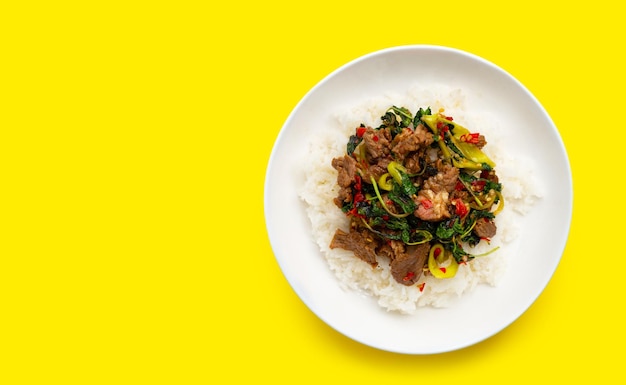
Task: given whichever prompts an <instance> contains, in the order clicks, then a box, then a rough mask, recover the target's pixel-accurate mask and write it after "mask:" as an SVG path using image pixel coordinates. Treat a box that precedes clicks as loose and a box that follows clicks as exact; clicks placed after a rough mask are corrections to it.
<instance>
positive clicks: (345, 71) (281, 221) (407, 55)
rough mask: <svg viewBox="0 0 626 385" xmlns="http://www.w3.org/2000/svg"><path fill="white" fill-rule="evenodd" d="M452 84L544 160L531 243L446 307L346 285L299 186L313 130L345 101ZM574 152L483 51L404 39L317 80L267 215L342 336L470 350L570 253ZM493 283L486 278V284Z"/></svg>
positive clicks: (294, 270)
mask: <svg viewBox="0 0 626 385" xmlns="http://www.w3.org/2000/svg"><path fill="white" fill-rule="evenodd" d="M416 83H419V84H420V85H421V86H423V87H428V86H429V85H442V84H444V85H449V86H451V87H458V88H460V89H463V90H465V91H466V93H467V96H466V99H467V100H468V102H469V103H470V104H471V108H474V109H477V110H485V111H490V113H491V114H492V115H493V116H494V117H495V118H496V119H497V120H498V121H501V122H506V125H505V126H504V127H505V128H503V129H506V130H507V133H506V135H505V136H504V138H505V140H504V145H505V146H506V148H507V150H510V151H512V152H514V153H518V154H521V155H524V156H527V157H530V158H532V159H533V160H535V161H536V162H537V164H540V165H541V167H538V168H537V169H536V170H534V171H535V178H536V180H537V183H538V184H540V185H541V186H542V192H543V196H542V198H541V199H540V200H539V201H538V202H536V203H535V204H534V206H533V207H532V210H531V211H530V212H529V213H528V214H526V215H525V216H524V217H523V218H522V220H521V222H520V223H519V224H518V225H519V227H520V230H521V231H520V235H519V237H520V238H521V239H522V241H521V242H520V247H518V248H517V249H516V250H515V253H516V255H523V258H515V255H514V256H512V258H510V262H509V266H507V269H506V272H505V276H504V277H503V278H502V279H501V280H500V283H499V284H498V285H497V286H495V287H492V286H488V285H479V286H478V287H476V288H475V289H474V290H473V291H471V292H470V293H467V294H464V295H463V296H462V298H461V299H460V300H459V301H456V302H454V303H453V304H452V305H451V306H449V307H445V308H432V307H424V308H419V309H418V311H417V312H416V313H415V314H412V315H402V314H398V313H396V312H389V311H386V310H385V309H383V308H381V307H380V306H379V305H378V304H377V302H376V300H374V299H373V298H371V297H367V296H363V295H362V294H359V293H357V292H353V291H349V290H343V289H342V288H341V287H340V285H339V282H338V281H337V278H336V277H335V275H334V274H333V273H332V272H331V270H330V269H329V267H328V265H327V263H326V260H325V259H324V257H323V255H322V254H321V252H320V250H319V247H318V246H317V245H316V244H315V242H314V240H313V239H312V235H311V225H310V223H309V221H308V218H307V215H306V212H305V206H304V202H302V201H301V200H300V199H299V197H298V189H299V188H300V186H301V185H302V183H303V180H304V175H303V172H302V170H301V169H300V168H299V166H298V162H295V161H294V159H299V157H300V156H301V154H302V153H303V152H304V151H306V149H307V143H308V142H309V141H310V140H311V138H312V135H315V130H314V129H313V130H312V129H311V127H324V125H328V124H330V122H331V120H332V118H331V115H332V114H333V113H334V112H336V110H337V106H338V105H346V102H350V101H355V103H356V102H357V101H359V100H364V98H368V97H371V98H375V97H377V96H380V95H382V94H385V93H388V92H405V91H406V88H407V86H408V85H410V84H416ZM572 200H573V195H572V180H571V170H570V166H569V162H568V158H567V153H566V151H565V148H564V146H563V142H562V140H561V138H560V136H559V133H558V131H557V129H556V127H555V126H554V124H553V122H552V120H551V119H550V117H549V116H548V114H547V113H546V111H545V110H544V108H543V107H542V106H541V104H540V103H539V102H538V101H537V100H536V98H535V97H534V96H533V95H532V94H531V93H530V92H529V91H528V90H527V89H526V88H525V87H524V86H523V85H522V84H521V83H520V82H518V81H517V80H516V79H514V78H513V77H512V76H511V75H509V74H508V73H506V72H505V71H503V70H502V69H500V68H499V67H497V66H496V65H494V64H492V63H490V62H487V61H486V60H484V59H481V58H479V57H477V56H474V55H472V54H469V53H466V52H462V51H459V50H455V49H450V48H444V47H436V46H405V47H396V48H390V49H386V50H382V51H378V52H374V53H371V54H369V55H366V56H364V57H361V58H359V59H356V60H354V61H352V62H350V63H348V64H346V65H344V66H343V67H341V68H339V69H337V70H336V71H335V72H333V73H331V74H330V75H329V76H327V77H326V78H325V79H323V80H322V81H321V82H320V83H319V84H317V85H316V86H315V87H314V88H313V89H311V90H310V91H309V92H308V93H307V94H306V95H305V96H304V98H303V99H302V100H301V101H300V103H299V104H298V105H297V106H296V108H295V109H294V110H293V111H292V113H291V115H290V116H289V118H288V119H287V121H286V122H285V125H284V126H283V127H282V130H281V131H280V134H279V135H278V138H277V140H276V142H275V145H274V148H273V151H272V154H271V157H270V161H269V164H268V168H267V174H266V179H265V196H264V205H265V220H266V225H267V231H268V235H269V239H270V243H271V246H272V248H273V251H274V254H275V256H276V259H277V261H278V263H279V265H280V268H281V270H282V272H283V274H284V275H285V277H286V279H287V280H288V282H289V283H290V285H291V286H292V288H293V290H294V291H295V292H296V293H297V295H298V296H299V297H300V298H301V299H302V301H303V302H304V303H305V304H306V305H307V306H308V307H309V308H310V309H311V310H312V311H313V312H314V313H315V314H316V315H317V316H318V317H320V318H321V319H322V320H323V321H324V322H326V323H327V324H328V325H330V326H331V327H332V328H334V329H335V330H337V331H339V332H340V333H342V334H344V335H346V336H348V337H350V338H352V339H354V340H356V341H359V342H361V343H363V344H366V345H369V346H371V347H375V348H378V349H382V350H387V351H392V352H398V353H406V354H433V353H441V352H446V351H451V350H456V349H460V348H463V347H467V346H470V345H472V344H475V343H478V342H480V341H482V340H484V339H486V338H489V337H491V336H493V335H494V334H496V333H498V332H499V331H501V330H502V329H504V328H505V327H507V326H508V325H510V324H511V323H512V322H513V321H515V320H516V319H517V318H518V317H519V316H520V315H522V314H523V313H524V312H525V311H526V310H527V309H528V308H529V307H530V306H531V305H532V303H533V302H534V301H535V300H536V299H537V297H538V296H539V295H540V294H541V292H542V291H543V290H544V288H545V287H546V285H547V284H548V282H549V280H550V279H551V277H552V275H553V274H554V271H555V270H556V268H557V266H558V263H559V261H560V259H561V255H562V253H563V249H564V247H565V243H566V241H567V236H568V233H569V227H570V221H571V212H572ZM483 286H484V287H483Z"/></svg>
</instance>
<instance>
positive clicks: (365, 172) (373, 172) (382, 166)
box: [358, 158, 391, 183]
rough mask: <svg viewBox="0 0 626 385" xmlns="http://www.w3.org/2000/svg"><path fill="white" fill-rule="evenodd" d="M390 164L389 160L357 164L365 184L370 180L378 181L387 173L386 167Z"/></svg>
mask: <svg viewBox="0 0 626 385" xmlns="http://www.w3.org/2000/svg"><path fill="white" fill-rule="evenodd" d="M390 162H391V158H379V159H377V162H376V163H374V164H369V163H366V164H359V165H358V166H359V173H360V174H361V177H362V179H363V181H364V182H365V183H370V181H371V178H372V177H373V178H374V180H378V179H379V178H380V177H381V176H382V175H383V174H385V173H386V172H387V165H388V164H389V163H390Z"/></svg>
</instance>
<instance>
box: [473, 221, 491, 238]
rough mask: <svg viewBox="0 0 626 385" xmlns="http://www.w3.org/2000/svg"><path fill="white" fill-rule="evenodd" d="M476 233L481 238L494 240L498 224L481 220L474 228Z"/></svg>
mask: <svg viewBox="0 0 626 385" xmlns="http://www.w3.org/2000/svg"><path fill="white" fill-rule="evenodd" d="M474 233H475V234H476V235H477V236H479V237H480V238H487V239H489V238H492V237H493V236H494V235H496V224H495V223H493V221H492V220H489V219H487V218H482V219H479V220H478V221H477V222H476V225H475V226H474Z"/></svg>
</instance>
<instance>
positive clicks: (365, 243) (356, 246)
mask: <svg viewBox="0 0 626 385" xmlns="http://www.w3.org/2000/svg"><path fill="white" fill-rule="evenodd" d="M377 247H378V241H377V240H376V239H374V237H373V236H372V234H371V233H369V231H367V230H363V231H358V230H355V229H351V230H350V232H349V233H346V232H345V231H343V230H341V229H337V230H336V231H335V235H334V236H333V239H332V241H331V242H330V248H331V249H336V248H340V249H344V250H349V251H352V252H354V255H355V256H357V257H358V258H360V259H361V260H363V261H365V262H367V263H369V264H370V265H372V267H376V266H378V262H376V253H375V252H374V250H376V248H377Z"/></svg>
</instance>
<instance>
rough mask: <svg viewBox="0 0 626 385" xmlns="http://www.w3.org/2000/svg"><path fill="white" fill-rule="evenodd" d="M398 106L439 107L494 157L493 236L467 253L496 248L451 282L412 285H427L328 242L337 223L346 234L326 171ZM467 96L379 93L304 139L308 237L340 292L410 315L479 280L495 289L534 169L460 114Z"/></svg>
mask: <svg viewBox="0 0 626 385" xmlns="http://www.w3.org/2000/svg"><path fill="white" fill-rule="evenodd" d="M391 105H396V106H404V107H407V108H409V110H411V112H413V113H415V112H416V110H417V109H418V108H419V107H427V106H430V107H431V109H432V111H433V113H435V112H437V111H438V110H439V109H440V108H444V109H445V114H446V115H449V116H452V117H454V120H455V122H458V123H460V124H461V125H464V126H465V127H467V128H468V129H470V131H479V132H480V133H481V134H483V135H485V137H486V138H487V142H488V144H487V146H486V147H485V148H484V151H485V152H486V153H487V155H489V156H490V157H491V158H492V159H493V160H494V161H495V162H496V172H497V174H498V177H499V178H500V182H501V183H502V185H503V192H502V193H503V196H504V199H505V203H506V204H505V208H504V210H503V211H502V212H501V213H500V214H499V215H498V216H497V217H496V220H495V221H496V225H497V227H498V233H497V234H496V236H495V237H494V238H493V239H492V240H491V243H490V244H489V245H487V244H484V243H485V242H481V244H479V245H477V246H476V247H474V248H473V249H472V250H471V251H470V252H471V253H472V254H480V253H483V252H486V251H489V250H491V249H492V248H494V247H496V246H500V249H498V250H497V251H496V252H494V253H491V254H489V255H488V256H484V257H480V258H476V259H474V260H472V261H471V262H470V263H468V264H466V265H460V266H459V269H458V272H457V274H456V276H455V277H454V278H451V279H436V278H434V277H432V276H425V275H423V276H422V277H421V278H420V281H419V282H418V285H419V284H420V283H423V282H425V285H424V287H423V291H420V290H419V289H418V285H413V286H404V285H402V284H399V283H397V282H396V281H395V280H394V278H393V277H392V276H391V271H390V268H389V261H388V260H385V258H382V257H379V258H378V259H379V267H377V268H376V269H373V268H372V267H371V266H370V265H369V264H367V263H365V262H363V261H361V260H360V259H358V258H357V257H355V256H354V254H353V253H352V252H350V251H346V250H343V249H334V250H331V249H330V247H329V245H330V242H331V240H332V238H333V235H334V234H335V230H336V229H337V228H341V229H343V230H344V231H348V227H349V219H348V218H347V217H346V215H345V214H343V213H342V212H341V210H339V209H338V208H337V206H335V204H334V203H333V199H334V198H335V197H336V196H337V192H338V186H337V183H336V181H337V171H336V170H335V169H333V168H332V166H331V161H332V159H333V158H335V157H338V156H341V155H343V154H344V153H345V146H346V143H347V140H348V137H349V136H350V135H351V134H353V133H354V130H355V128H356V127H357V126H358V125H359V124H361V123H365V124H366V125H371V126H373V127H377V126H378V125H380V117H381V116H382V115H384V113H385V111H386V110H387V109H388V108H389V107H390V106H391ZM464 106H465V94H464V93H463V92H462V91H461V90H459V89H451V88H446V87H436V88H435V87H433V88H429V89H420V88H417V87H416V88H413V89H411V90H409V91H408V92H407V93H406V94H403V95H402V94H393V95H392V94H390V95H383V96H382V97H381V98H380V99H377V100H370V101H367V102H365V103H363V104H362V105H359V106H357V107H355V108H352V109H351V110H349V111H345V112H344V113H341V114H338V115H337V116H336V117H335V118H336V126H335V127H327V128H324V129H322V130H321V131H319V132H317V131H316V135H315V139H314V140H313V141H312V142H311V143H310V148H309V149H308V153H307V154H306V156H305V157H304V159H303V161H302V169H303V172H304V174H305V177H306V182H305V184H304V186H303V188H302V190H301V192H300V198H301V199H302V200H303V201H304V202H305V203H306V211H307V215H308V217H309V219H310V221H311V225H312V231H313V237H314V239H315V241H316V242H317V244H318V245H319V248H320V250H321V254H322V255H323V256H324V258H326V261H327V262H328V266H329V267H330V269H331V270H332V271H333V272H334V274H335V275H336V277H337V279H338V282H339V284H340V285H341V287H342V288H343V289H345V290H354V291H358V292H361V293H365V294H367V295H370V296H372V297H373V298H375V299H376V300H377V301H378V304H379V305H380V306H382V307H384V308H385V309H387V310H389V311H397V312H400V313H405V314H412V313H414V312H415V311H416V310H417V309H418V308H419V307H424V306H433V307H446V306H449V305H450V303H451V300H453V299H455V298H458V297H459V296H461V295H462V294H463V293H466V292H469V291H471V290H472V289H474V288H475V287H476V286H477V285H479V284H487V285H491V286H496V285H497V284H498V281H499V279H500V278H501V277H502V275H503V274H504V272H505V268H506V258H505V255H506V252H507V247H506V246H507V245H510V244H511V243H512V242H513V241H514V240H515V239H516V237H517V233H518V231H517V230H518V229H517V228H516V226H515V219H516V216H519V215H523V214H525V213H526V212H527V211H528V210H529V209H530V208H531V207H532V205H533V203H534V202H535V200H536V199H537V198H539V197H540V194H539V193H538V190H537V187H536V186H535V184H534V183H533V178H532V169H523V168H522V167H523V165H524V164H525V163H522V162H517V161H516V160H515V159H512V158H510V157H509V156H507V154H506V153H505V152H504V151H501V147H499V146H498V142H499V141H500V138H499V137H498V133H499V130H498V129H497V128H498V126H497V124H498V122H494V121H493V120H492V119H491V118H490V117H489V116H488V115H486V114H485V113H484V112H482V113H481V112H480V111H466V110H465V108H464Z"/></svg>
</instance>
